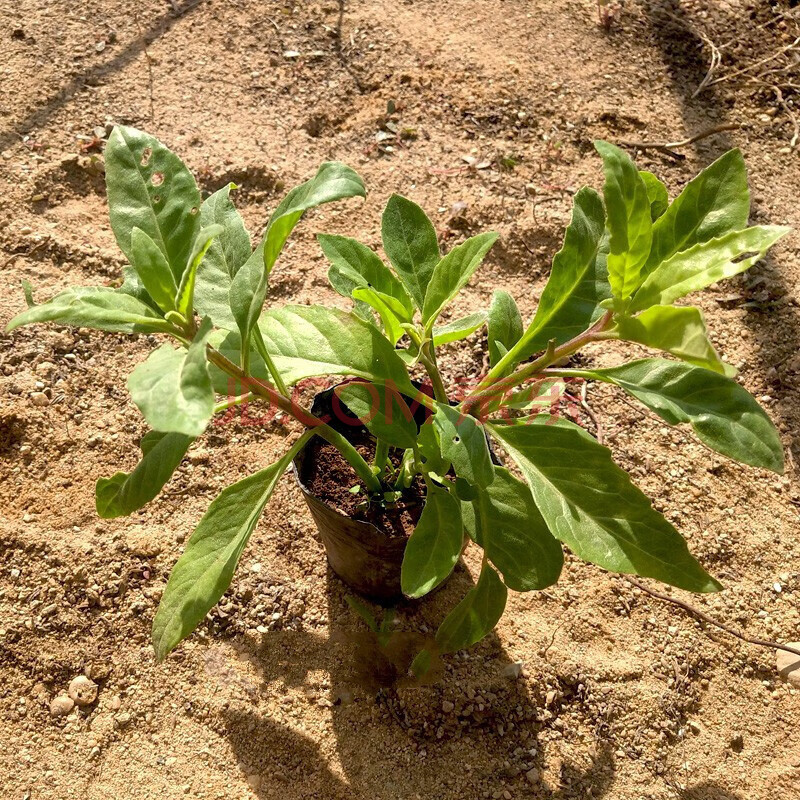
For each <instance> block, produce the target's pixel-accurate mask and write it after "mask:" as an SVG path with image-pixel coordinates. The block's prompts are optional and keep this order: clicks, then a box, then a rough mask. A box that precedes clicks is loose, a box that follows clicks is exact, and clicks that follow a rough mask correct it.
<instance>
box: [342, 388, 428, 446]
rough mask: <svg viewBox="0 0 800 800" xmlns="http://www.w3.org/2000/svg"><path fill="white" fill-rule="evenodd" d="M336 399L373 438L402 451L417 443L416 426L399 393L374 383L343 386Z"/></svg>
mask: <svg viewBox="0 0 800 800" xmlns="http://www.w3.org/2000/svg"><path fill="white" fill-rule="evenodd" d="M334 391H335V393H336V395H337V397H339V398H340V399H341V400H342V402H343V403H344V404H345V405H346V406H347V408H349V409H350V411H351V412H352V413H353V414H355V416H356V417H358V418H359V420H361V423H362V424H363V425H364V426H365V427H366V428H367V429H368V430H369V432H370V433H371V434H372V435H373V436H374V437H375V438H376V439H380V440H382V441H384V442H386V443H387V444H389V445H391V446H392V447H399V448H402V449H403V450H405V449H407V448H409V447H414V446H415V445H416V443H417V424H416V422H415V421H414V415H413V414H412V413H411V410H410V409H409V407H408V405H407V404H406V402H405V401H404V400H403V398H402V396H401V395H400V393H399V392H398V391H396V390H395V389H393V388H391V387H386V386H379V385H376V384H374V383H355V382H354V383H345V384H341V385H339V386H337V387H336V389H335V390H334Z"/></svg>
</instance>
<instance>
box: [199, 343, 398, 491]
mask: <svg viewBox="0 0 800 800" xmlns="http://www.w3.org/2000/svg"><path fill="white" fill-rule="evenodd" d="M207 353H208V360H209V361H210V362H211V363H212V364H214V365H215V366H217V367H219V368H220V369H221V370H222V371H223V372H226V373H227V374H228V375H230V376H232V377H234V378H238V379H239V380H240V381H242V382H243V384H244V386H245V387H246V388H247V389H250V390H251V393H253V394H256V395H258V396H259V397H263V398H265V399H267V400H269V401H270V402H271V403H274V404H275V405H276V406H277V407H278V408H279V409H280V410H281V411H283V412H285V413H286V414H288V415H289V416H290V417H294V419H296V420H297V421H298V422H300V423H302V424H303V425H305V426H306V427H307V428H313V429H314V432H315V433H316V434H317V435H318V436H320V437H322V438H323V439H325V441H327V442H329V443H330V444H332V445H333V446H334V447H335V448H336V449H337V450H338V451H339V452H340V453H341V454H342V456H343V457H344V458H345V459H346V461H347V462H348V463H349V464H350V466H351V467H353V469H354V470H355V471H356V473H357V475H358V477H359V478H361V480H362V481H363V482H364V484H365V486H366V487H367V488H368V489H369V490H370V492H374V493H378V492H381V491H383V487H382V486H381V482H380V481H379V480H378V479H377V478H376V477H375V475H374V474H373V473H372V470H371V469H370V466H369V464H368V463H367V462H366V461H365V460H364V459H363V458H362V456H361V454H360V453H359V452H358V450H356V449H355V447H353V445H352V444H350V442H348V441H347V439H345V438H344V436H342V435H341V434H340V433H337V432H336V431H335V430H333V428H331V427H330V426H329V425H326V424H325V423H324V422H323V421H322V420H321V419H320V418H319V417H315V416H314V415H313V414H311V413H310V412H308V411H306V410H305V409H304V408H302V406H299V405H298V404H297V403H295V402H294V401H293V400H291V399H290V398H288V397H284V396H283V395H282V394H281V393H280V392H278V391H276V390H275V389H274V388H273V387H272V386H270V385H269V384H266V383H264V382H263V381H260V380H259V379H258V378H254V377H252V376H251V375H247V374H245V372H244V370H242V369H241V367H237V366H236V364H234V363H233V362H232V361H229V360H228V359H227V358H225V356H223V355H222V353H220V352H219V351H218V350H215V349H214V348H213V347H211V346H209V347H208V348H207Z"/></svg>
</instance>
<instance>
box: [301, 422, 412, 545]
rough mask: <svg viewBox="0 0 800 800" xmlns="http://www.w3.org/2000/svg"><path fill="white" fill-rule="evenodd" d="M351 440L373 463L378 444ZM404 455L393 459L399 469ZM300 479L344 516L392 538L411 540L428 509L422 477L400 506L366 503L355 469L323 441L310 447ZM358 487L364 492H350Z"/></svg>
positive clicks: (362, 438) (315, 440)
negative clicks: (377, 529)
mask: <svg viewBox="0 0 800 800" xmlns="http://www.w3.org/2000/svg"><path fill="white" fill-rule="evenodd" d="M348 438H350V440H351V441H352V443H353V444H354V445H355V447H356V449H357V450H358V452H359V453H360V454H361V455H362V456H363V457H364V458H365V459H366V460H367V461H369V462H372V459H373V457H374V455H375V443H374V442H373V441H372V440H371V439H370V438H369V437H367V436H363V435H359V436H354V437H352V438H351V437H348ZM400 455H401V453H400V452H399V451H394V450H393V451H392V452H391V453H390V455H389V458H390V459H391V461H392V463H393V464H394V465H395V466H398V465H399V462H400ZM300 479H301V481H302V482H303V484H304V485H305V487H306V488H307V489H308V491H310V492H311V493H312V494H313V495H314V496H315V497H317V498H318V499H320V500H322V501H323V502H324V503H327V504H328V505H329V506H330V507H331V508H333V509H335V510H336V511H338V512H339V513H340V514H345V515H346V516H348V517H350V518H351V519H357V520H361V521H362V522H371V523H372V524H373V525H374V526H375V527H376V528H380V529H381V530H383V531H384V532H385V533H386V534H387V535H388V536H410V535H411V532H412V531H413V530H414V527H415V526H416V524H417V521H418V520H419V518H420V515H421V514H422V509H423V506H424V505H425V484H424V483H423V481H422V480H420V478H419V477H417V478H416V479H415V480H414V483H413V484H412V485H411V487H410V488H409V489H407V490H406V491H404V492H403V496H402V497H401V498H400V500H399V501H398V502H397V503H392V504H391V505H389V506H388V507H385V506H382V505H380V504H379V503H368V504H367V503H365V502H364V499H365V497H366V493H365V491H364V487H363V485H362V484H361V482H360V481H359V479H358V477H357V476H356V474H355V472H354V471H353V468H352V467H351V466H350V465H349V464H348V463H347V461H346V460H345V459H344V458H343V457H342V455H341V453H339V451H338V450H337V449H336V448H335V447H334V446H333V445H331V444H328V442H326V441H324V440H322V439H320V438H319V437H314V438H313V439H312V440H311V441H310V442H309V444H308V446H307V450H306V457H305V459H304V461H303V474H302V475H301V476H300ZM356 484H358V485H359V486H361V491H359V492H356V493H353V492H351V491H350V489H351V488H352V487H353V486H355V485H356Z"/></svg>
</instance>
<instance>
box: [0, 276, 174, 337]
mask: <svg viewBox="0 0 800 800" xmlns="http://www.w3.org/2000/svg"><path fill="white" fill-rule="evenodd" d="M35 322H58V323H59V324H61V325H74V326H75V327H80V328H96V329H97V330H101V331H117V332H119V333H161V332H166V331H169V330H171V328H172V326H171V325H170V324H169V323H168V322H167V321H166V320H164V319H162V318H161V316H159V315H158V313H157V312H156V311H154V310H153V309H152V308H150V307H149V306H147V305H145V304H144V303H142V302H141V301H140V300H137V299H136V298H135V297H133V296H131V295H129V294H125V293H122V292H116V291H114V290H113V289H106V288H102V287H74V288H72V289H65V290H64V291H63V292H61V293H59V294H57V295H56V296H55V297H54V298H53V299H52V300H48V301H47V302H46V303H42V304H41V305H38V306H32V307H31V308H28V309H26V310H25V311H23V312H21V313H20V314H17V316H16V317H14V318H13V319H12V320H11V321H10V322H9V323H8V325H6V332H9V331H13V330H14V328H18V327H19V326H20V325H31V324H33V323H35Z"/></svg>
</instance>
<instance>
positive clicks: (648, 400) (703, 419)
mask: <svg viewBox="0 0 800 800" xmlns="http://www.w3.org/2000/svg"><path fill="white" fill-rule="evenodd" d="M569 372H570V374H574V375H576V376H582V377H587V378H593V379H595V380H601V381H605V382H606V383H614V384H616V385H617V386H619V387H621V388H622V389H624V390H625V391H626V392H627V393H628V394H630V395H632V396H633V397H635V398H636V399H637V400H639V401H640V402H641V403H644V405H646V406H647V407H648V408H649V409H650V410H651V411H654V412H655V413H656V414H658V416H659V417H661V419H663V420H664V421H666V422H668V423H669V424H670V425H678V424H680V423H682V422H688V423H689V424H690V425H691V426H692V429H693V430H694V432H695V433H696V434H697V436H698V438H699V439H700V440H701V441H702V442H705V444H707V445H708V446H709V447H711V448H712V449H713V450H716V451H717V452H719V453H722V454H723V455H726V456H728V457H729V458H733V459H736V460H737V461H741V462H743V463H744V464H750V465H751V466H754V467H763V468H764V469H769V470H772V471H773V472H777V473H778V474H781V473H782V472H783V446H782V445H781V440H780V437H779V435H778V432H777V431H776V430H775V426H774V425H773V424H772V422H771V420H770V419H769V417H768V416H767V415H766V414H765V413H764V410H763V409H762V408H761V406H759V405H758V403H757V402H756V401H755V399H754V398H753V397H752V395H750V394H749V392H747V391H746V390H745V389H743V388H742V387H741V386H740V385H739V384H738V383H736V381H733V380H731V379H730V378H726V377H723V376H722V375H718V374H717V373H715V372H711V371H709V370H707V369H702V368H701V367H693V366H690V365H689V364H681V363H680V362H676V361H667V360H665V359H662V358H645V359H642V360H640V361H633V362H631V363H630V364H623V365H622V366H620V367H611V368H609V369H596V370H577V371H572V370H571V371H569Z"/></svg>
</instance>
